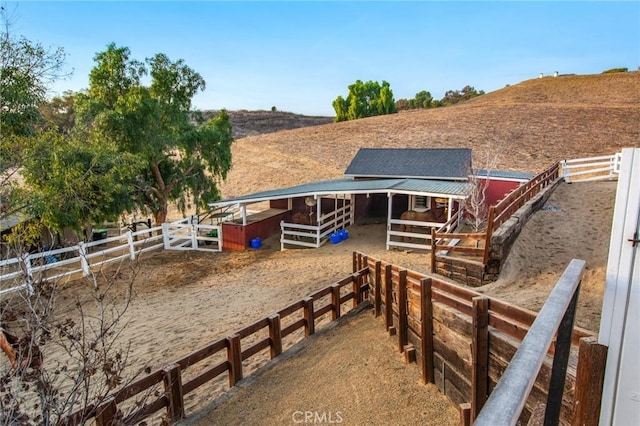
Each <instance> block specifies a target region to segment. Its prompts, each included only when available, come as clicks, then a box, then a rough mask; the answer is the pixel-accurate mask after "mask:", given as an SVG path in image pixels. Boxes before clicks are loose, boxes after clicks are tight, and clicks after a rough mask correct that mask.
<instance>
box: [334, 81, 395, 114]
mask: <svg viewBox="0 0 640 426" xmlns="http://www.w3.org/2000/svg"><path fill="white" fill-rule="evenodd" d="M333 109H334V110H335V112H336V118H335V121H336V122H339V121H346V120H356V119H358V118H364V117H371V116H374V115H384V114H392V113H395V112H398V109H397V107H396V102H395V100H394V98H393V92H392V91H391V86H390V85H389V83H388V82H386V81H382V84H380V83H378V82H377V81H367V82H366V83H365V82H362V81H361V80H356V82H355V83H353V84H351V85H349V94H348V95H347V97H346V99H345V98H343V97H342V96H338V97H337V98H336V99H335V100H334V101H333Z"/></svg>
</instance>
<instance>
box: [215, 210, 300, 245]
mask: <svg viewBox="0 0 640 426" xmlns="http://www.w3.org/2000/svg"><path fill="white" fill-rule="evenodd" d="M288 217H289V212H288V211H282V210H281V209H277V210H273V211H269V210H267V211H265V212H261V213H259V214H257V215H254V219H252V216H249V217H248V218H247V225H246V226H243V225H242V223H236V222H224V223H223V224H222V248H223V250H244V249H247V248H249V247H251V240H252V239H254V238H262V239H266V238H269V237H270V236H271V235H273V234H275V233H276V232H280V221H283V220H287V218H288Z"/></svg>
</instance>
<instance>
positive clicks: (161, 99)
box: [74, 44, 233, 223]
mask: <svg viewBox="0 0 640 426" xmlns="http://www.w3.org/2000/svg"><path fill="white" fill-rule="evenodd" d="M95 62H96V66H95V67H94V68H93V69H92V71H91V73H90V76H89V81H90V86H89V89H88V91H87V93H81V94H78V95H77V96H76V102H75V104H74V106H75V108H76V123H77V126H78V130H79V131H80V132H81V134H82V137H83V138H84V139H85V140H87V141H88V143H89V144H105V145H106V146H110V147H112V148H113V149H114V151H115V152H117V153H119V155H125V154H133V155H135V156H136V157H137V158H138V159H139V160H140V164H141V165H142V166H141V167H140V168H139V169H138V170H137V173H136V174H135V179H133V181H132V182H131V187H132V193H131V197H132V200H133V202H134V203H135V204H136V206H137V207H138V208H140V209H143V210H144V209H148V210H150V211H151V212H152V213H153V214H154V216H155V219H156V223H162V222H164V221H165V220H166V215H167V211H168V203H169V202H176V203H177V204H178V206H179V207H180V208H182V209H185V208H186V207H187V205H188V200H189V199H190V198H192V199H193V200H194V201H195V203H196V206H200V207H204V206H206V203H207V202H211V201H214V200H215V199H217V198H218V197H219V193H218V190H217V181H218V179H224V178H225V177H226V174H227V172H228V170H229V169H230V168H231V143H232V142H233V138H232V133H231V123H230V121H229V117H228V115H227V114H226V112H225V111H221V112H220V113H219V114H218V116H217V117H215V118H213V119H210V120H208V121H207V122H204V123H201V120H200V119H199V117H201V115H200V114H197V113H194V112H193V111H191V100H192V98H193V96H195V95H196V93H198V92H199V91H200V90H204V87H205V81H204V79H203V78H202V77H201V76H200V74H198V73H196V72H195V71H194V70H192V69H191V68H189V67H188V66H187V65H185V63H184V61H183V60H178V61H176V62H172V61H171V60H169V58H168V57H167V56H166V55H164V54H157V55H155V56H154V57H152V58H148V59H147V60H146V61H145V63H142V62H139V61H136V60H133V59H131V58H130V52H129V49H128V48H126V47H116V46H115V45H114V44H111V45H109V46H108V47H107V50H105V51H104V52H100V53H98V54H97V55H96V57H95ZM145 75H149V76H150V78H151V84H150V85H149V86H145V85H144V84H142V77H143V76H145ZM194 121H195V122H194Z"/></svg>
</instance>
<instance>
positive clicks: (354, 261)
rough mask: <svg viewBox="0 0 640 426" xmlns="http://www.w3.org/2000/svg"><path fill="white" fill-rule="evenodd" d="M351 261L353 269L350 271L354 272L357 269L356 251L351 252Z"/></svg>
mask: <svg viewBox="0 0 640 426" xmlns="http://www.w3.org/2000/svg"><path fill="white" fill-rule="evenodd" d="M352 262H353V267H352V269H353V271H352V272H356V271H357V270H358V252H357V251H354V252H353V260H352Z"/></svg>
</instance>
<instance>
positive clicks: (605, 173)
mask: <svg viewBox="0 0 640 426" xmlns="http://www.w3.org/2000/svg"><path fill="white" fill-rule="evenodd" d="M621 155H622V153H616V154H613V155H604V156H601V157H590V158H577V159H574V160H562V161H561V162H560V166H561V168H562V175H563V177H564V181H565V182H589V181H595V180H608V179H614V178H616V177H617V176H618V175H619V174H620V158H621Z"/></svg>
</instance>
